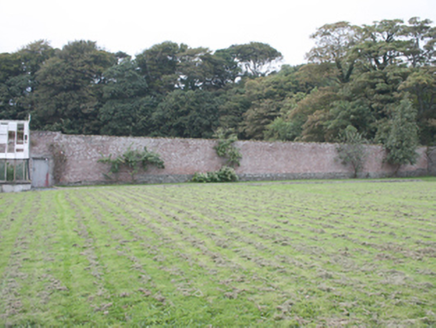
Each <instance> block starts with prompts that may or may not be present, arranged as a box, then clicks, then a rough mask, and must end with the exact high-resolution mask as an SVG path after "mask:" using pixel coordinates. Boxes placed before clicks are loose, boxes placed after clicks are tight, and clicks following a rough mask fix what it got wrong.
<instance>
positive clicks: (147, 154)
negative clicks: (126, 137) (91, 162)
mask: <svg viewBox="0 0 436 328" xmlns="http://www.w3.org/2000/svg"><path fill="white" fill-rule="evenodd" d="M98 161H99V162H101V163H108V164H110V169H109V174H117V173H118V172H119V171H120V167H121V166H125V167H127V169H128V170H129V173H130V176H131V178H132V182H134V181H135V174H136V173H138V170H139V169H140V168H142V169H143V170H144V171H146V170H147V168H148V165H155V166H156V167H158V168H161V169H163V168H165V165H164V162H163V160H161V159H160V156H159V154H157V153H154V152H151V151H148V150H147V147H144V150H143V151H139V150H132V149H131V148H130V146H129V148H128V149H127V150H126V152H125V153H124V154H122V155H120V156H118V157H115V158H112V155H109V156H108V157H103V158H101V159H99V160H98ZM106 176H107V177H110V176H109V175H106Z"/></svg>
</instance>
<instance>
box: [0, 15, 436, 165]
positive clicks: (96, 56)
mask: <svg viewBox="0 0 436 328" xmlns="http://www.w3.org/2000/svg"><path fill="white" fill-rule="evenodd" d="M311 38H312V39H313V41H314V47H313V48H312V49H311V50H310V51H309V52H308V53H307V60H308V62H307V63H306V64H302V65H299V66H295V67H291V66H288V65H281V59H282V55H281V53H280V52H279V51H278V50H276V49H274V48H273V47H271V46H270V45H268V44H265V43H261V42H250V43H248V44H236V45H231V46H229V47H228V48H224V49H219V50H216V51H212V50H210V49H209V48H207V47H197V48H192V47H190V46H188V45H186V44H183V43H182V44H178V43H175V42H170V41H165V42H162V43H160V44H156V45H154V46H152V47H150V48H149V49H145V50H144V51H143V52H141V53H140V54H138V55H137V56H136V57H135V58H131V57H130V56H129V55H127V54H125V53H123V52H122V51H119V52H117V53H110V52H108V51H105V50H104V49H101V48H100V47H98V46H97V44H96V43H95V42H92V41H85V40H79V41H74V42H70V43H68V44H67V45H65V46H64V47H63V48H62V49H53V48H52V47H51V46H50V45H49V44H48V43H47V42H46V41H43V40H40V41H36V42H34V43H31V44H29V45H27V46H25V47H23V48H22V49H20V50H18V51H16V52H14V53H3V54H0V118H2V119H24V118H25V117H27V116H28V115H29V114H31V115H32V129H47V130H60V131H63V132H65V133H72V134H108V135H120V136H121V135H132V136H162V137H187V138H211V137H213V135H214V132H215V131H216V130H217V129H218V128H223V129H225V130H228V131H234V132H236V133H237V134H238V137H239V138H241V139H259V140H264V139H265V140H291V141H318V142H326V141H327V142H336V141H339V140H340V136H341V135H344V133H345V131H346V129H348V130H353V131H354V130H355V131H356V133H357V134H359V135H361V136H362V138H365V139H366V140H368V142H372V143H380V142H381V143H383V144H384V146H385V148H386V149H387V150H388V152H389V154H391V155H390V156H391V157H392V159H391V161H392V162H393V163H394V162H395V163H399V162H412V161H413V156H414V155H413V152H407V151H406V153H401V152H402V151H404V150H405V149H400V150H398V149H397V148H398V147H397V145H398V143H399V140H400V139H401V138H406V135H407V136H408V138H409V139H408V141H407V142H406V141H405V139H404V142H403V143H402V144H403V145H406V144H407V145H409V146H410V147H409V146H408V147H409V148H410V149H412V148H413V147H415V145H416V144H417V142H419V143H421V144H424V145H430V144H435V143H436V106H435V99H436V66H435V63H436V53H435V51H436V50H435V42H436V28H435V27H434V26H432V22H431V21H429V20H427V19H423V20H421V19H419V18H416V17H413V18H411V19H410V20H409V21H408V22H406V23H405V22H403V21H402V20H398V19H394V20H382V21H379V22H374V23H373V24H370V25H362V26H357V25H352V24H350V23H348V22H343V21H341V22H337V23H331V24H325V25H323V26H321V27H320V28H318V29H317V30H316V31H315V32H314V33H313V34H312V36H311ZM405 118H406V119H405ZM405 121H409V123H410V124H409V125H408V124H406V123H405ZM348 130H347V131H348ZM415 137H416V138H418V139H416V138H415ZM414 138H415V139H414ZM400 141H401V140H400ZM406 148H407V147H406ZM406 150H407V149H406ZM404 154H406V155H407V154H409V155H410V156H411V157H407V156H406V155H404Z"/></svg>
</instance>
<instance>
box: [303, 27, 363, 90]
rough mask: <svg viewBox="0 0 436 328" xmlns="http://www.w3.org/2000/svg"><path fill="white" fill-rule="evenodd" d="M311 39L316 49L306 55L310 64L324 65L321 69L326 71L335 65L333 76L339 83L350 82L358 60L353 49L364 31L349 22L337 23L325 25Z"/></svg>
mask: <svg viewBox="0 0 436 328" xmlns="http://www.w3.org/2000/svg"><path fill="white" fill-rule="evenodd" d="M310 37H311V38H312V39H314V40H315V47H313V48H312V49H311V50H310V51H309V52H308V53H307V54H306V57H307V59H308V60H309V62H311V63H317V64H323V65H321V67H325V69H328V68H329V67H330V66H329V65H328V64H333V66H332V67H331V68H332V69H333V72H332V76H334V77H335V78H336V79H337V82H339V83H347V82H349V81H350V79H351V75H352V73H353V70H354V68H355V63H356V60H357V59H358V55H357V54H356V53H355V52H354V51H353V48H354V46H355V45H356V44H358V43H359V41H360V39H361V38H362V29H361V28H360V27H358V26H355V25H350V23H348V22H337V23H334V24H326V25H323V26H322V27H320V28H319V29H318V30H317V31H316V32H315V33H314V34H312V35H311V36H310Z"/></svg>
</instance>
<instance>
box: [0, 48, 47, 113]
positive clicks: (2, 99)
mask: <svg viewBox="0 0 436 328" xmlns="http://www.w3.org/2000/svg"><path fill="white" fill-rule="evenodd" d="M54 52H55V50H54V49H53V48H52V47H51V46H50V45H49V44H48V42H46V41H44V40H39V41H35V42H33V43H30V44H28V45H27V46H25V47H23V48H22V49H20V50H19V51H17V52H15V53H13V54H2V55H0V116H2V117H3V118H6V119H24V118H26V117H27V116H28V115H29V114H30V113H31V112H32V111H33V108H34V103H33V100H34V99H33V95H32V93H33V91H34V90H35V88H36V87H37V81H36V72H37V71H38V70H39V68H40V67H41V65H42V64H43V63H44V62H45V61H46V60H48V59H49V58H50V57H52V56H53V55H54Z"/></svg>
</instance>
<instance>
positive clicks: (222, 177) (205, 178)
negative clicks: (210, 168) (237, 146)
mask: <svg viewBox="0 0 436 328" xmlns="http://www.w3.org/2000/svg"><path fill="white" fill-rule="evenodd" d="M191 181H192V182H235V181H238V176H237V175H236V172H235V170H234V169H233V168H232V167H228V166H223V167H222V168H221V169H219V170H218V171H215V172H206V173H201V172H196V173H195V174H194V176H193V177H192V179H191Z"/></svg>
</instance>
